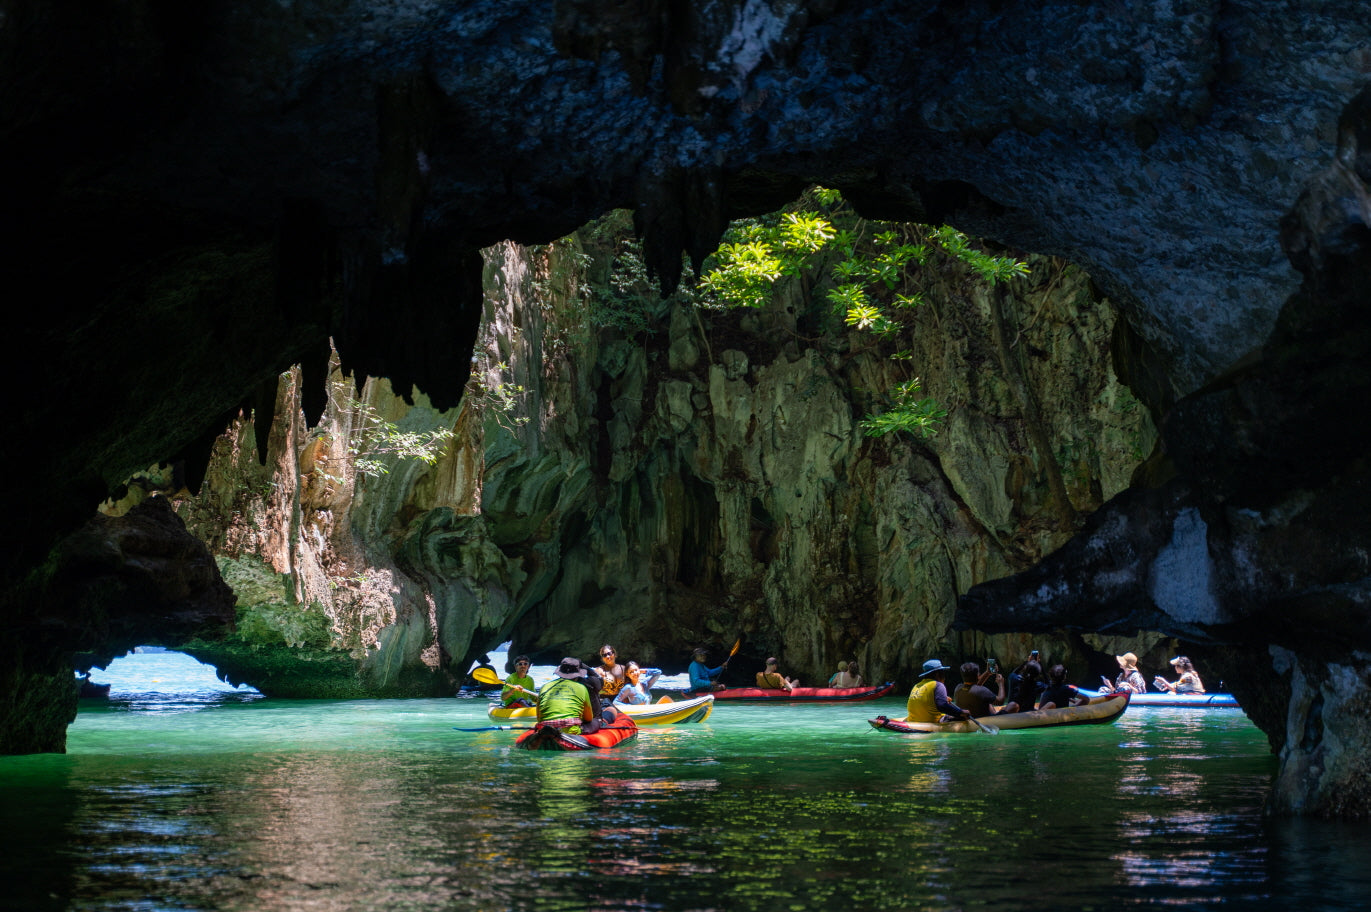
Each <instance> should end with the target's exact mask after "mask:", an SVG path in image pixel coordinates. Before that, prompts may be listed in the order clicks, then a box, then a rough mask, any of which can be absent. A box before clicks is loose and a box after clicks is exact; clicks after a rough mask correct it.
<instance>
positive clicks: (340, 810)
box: [0, 700, 1371, 912]
mask: <svg viewBox="0 0 1371 912" xmlns="http://www.w3.org/2000/svg"><path fill="white" fill-rule="evenodd" d="M893 708H894V705H893V704H892V709H893ZM725 709H727V710H730V711H729V712H725V711H724V710H719V711H716V713H715V717H713V718H711V720H710V721H709V722H708V723H705V724H702V725H688V726H677V727H675V728H674V729H663V730H661V731H659V732H649V731H645V732H644V733H643V734H642V735H640V737H639V740H638V742H637V743H635V744H634V745H633V746H632V747H631V748H627V749H623V750H619V751H613V752H607V753H598V754H586V755H575V754H534V753H528V752H524V751H518V750H515V749H513V747H512V741H513V738H514V734H515V733H513V732H484V733H458V732H454V731H452V728H453V727H454V726H474V725H476V724H479V723H480V722H482V721H484V711H485V707H484V705H483V704H474V703H472V701H460V700H450V701H441V700H432V701H395V702H385V701H353V702H336V703H335V702H327V701H318V702H306V701H299V702H295V701H279V700H268V701H265V702H263V703H260V704H257V705H225V706H217V707H211V708H208V709H206V710H204V711H201V712H197V713H190V714H159V713H149V714H134V713H110V712H101V713H96V714H93V715H87V714H86V713H85V712H84V710H83V714H82V718H81V719H80V720H78V724H77V725H76V726H73V733H72V751H73V753H72V755H71V756H68V757H47V758H3V759H0V809H5V808H8V809H9V810H8V812H6V811H3V810H0V813H3V814H5V816H4V817H2V818H0V865H3V866H4V871H3V876H4V877H5V878H6V883H7V884H8V885H9V888H10V889H9V895H8V896H7V897H6V899H4V900H0V906H3V905H4V904H5V903H6V902H8V903H10V904H11V906H13V907H15V908H24V909H44V910H47V909H52V910H57V909H80V910H83V912H85V910H97V909H98V910H104V909H109V910H114V909H120V910H125V909H178V910H186V909H203V910H235V912H236V910H253V912H277V910H291V912H294V910H302V912H303V910H311V912H314V910H317V912H335V910H355V909H412V910H435V912H437V910H442V912H448V910H465V909H521V910H522V909H529V910H535V909H536V910H539V912H543V910H549V909H553V910H557V909H568V910H569V909H578V910H579V909H597V908H598V909H640V908H653V909H728V910H730V912H732V910H759V912H761V910H764V912H810V910H820V909H822V910H824V912H830V910H832V909H834V908H839V907H841V908H862V909H866V908H872V909H876V908H900V909H915V910H917V909H948V908H968V907H999V908H1004V909H1015V910H1022V909H1029V910H1037V909H1058V908H1085V907H1094V908H1107V907H1109V906H1113V905H1120V904H1132V905H1138V904H1159V905H1178V906H1181V907H1185V908H1206V907H1210V906H1220V905H1226V906H1229V907H1240V908H1250V907H1260V906H1263V905H1276V904H1281V905H1297V906H1305V907H1307V908H1310V909H1318V910H1320V912H1323V910H1324V909H1336V908H1340V907H1346V908H1359V906H1354V905H1350V904H1348V905H1346V906H1343V905H1342V904H1343V903H1350V902H1351V901H1352V899H1353V897H1354V896H1355V897H1358V898H1359V896H1360V893H1359V892H1358V891H1357V889H1356V888H1365V887H1366V886H1368V884H1367V883H1366V880H1365V878H1366V876H1367V875H1366V874H1365V873H1363V872H1362V865H1361V864H1360V862H1359V861H1358V859H1359V858H1361V857H1365V853H1366V852H1368V851H1371V839H1369V838H1368V835H1367V834H1366V833H1365V832H1364V831H1362V830H1357V829H1334V828H1330V827H1328V826H1326V825H1321V824H1319V823H1317V822H1309V823H1308V826H1307V827H1304V826H1298V825H1291V824H1290V823H1288V822H1279V821H1267V820H1265V819H1264V818H1263V817H1262V816H1261V801H1262V797H1263V795H1264V790H1265V788H1266V784H1267V782H1268V781H1269V777H1270V775H1271V771H1272V769H1273V765H1274V764H1273V761H1272V759H1271V757H1270V756H1269V754H1268V753H1267V752H1266V747H1265V738H1264V737H1263V736H1262V735H1261V734H1260V733H1259V732H1256V731H1255V730H1254V729H1251V727H1250V726H1246V724H1245V723H1244V721H1243V719H1242V717H1241V716H1240V715H1236V716H1231V717H1224V716H1211V717H1208V721H1207V722H1205V723H1204V724H1196V723H1195V721H1194V720H1193V719H1192V718H1186V717H1178V718H1174V717H1171V716H1168V715H1166V714H1164V713H1162V714H1153V715H1145V714H1140V716H1139V717H1138V718H1129V717H1125V719H1124V720H1121V722H1120V723H1119V724H1116V725H1113V726H1107V727H1091V728H1088V729H1080V730H1061V731H1057V732H1055V733H1054V732H1052V731H1039V732H1020V733H1004V734H1002V735H1000V736H999V737H993V738H992V737H986V736H965V737H960V738H952V737H949V738H933V739H901V738H899V737H895V736H888V737H887V736H882V734H881V733H870V734H868V732H870V729H869V728H868V727H866V726H865V725H864V718H865V717H866V716H867V715H869V714H867V713H861V714H857V713H853V712H852V710H851V709H849V708H844V707H804V708H798V709H797V710H796V711H795V712H777V711H776V710H775V709H766V710H764V711H759V712H753V711H749V710H748V709H746V708H742V709H739V711H736V712H734V711H732V710H734V709H735V708H734V707H726V708H725ZM870 715H874V713H870ZM854 717H855V718H854ZM21 808H22V809H23V811H22V813H21V812H19V811H17V810H15V809H21ZM1358 853H1361V854H1358ZM1329 865H1339V866H1340V867H1337V868H1331V870H1336V871H1337V872H1338V875H1337V876H1338V878H1340V879H1344V880H1345V881H1346V882H1347V883H1348V886H1347V887H1346V888H1344V887H1343V886H1342V885H1341V883H1340V881H1339V880H1333V879H1331V878H1328V877H1322V878H1321V877H1316V876H1313V875H1312V874H1311V872H1313V871H1327V870H1330V868H1329V867H1328V866H1329ZM1349 867H1351V868H1352V870H1351V871H1348V870H1347V869H1348V868H1349ZM16 903H17V904H16Z"/></svg>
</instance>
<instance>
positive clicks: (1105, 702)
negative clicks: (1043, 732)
mask: <svg viewBox="0 0 1371 912" xmlns="http://www.w3.org/2000/svg"><path fill="white" fill-rule="evenodd" d="M1129 696H1130V695H1129V694H1126V693H1116V694H1108V695H1105V696H1097V697H1095V698H1094V699H1093V700H1091V702H1089V703H1085V704H1082V705H1080V706H1064V707H1062V708H1060V709H1034V710H1030V711H1028V712H1017V713H1000V714H999V715H995V716H977V717H976V718H978V719H979V720H980V721H981V723H982V724H984V725H993V726H995V727H996V728H998V729H1000V730H1002V731H1003V730H1005V729H1016V728H1050V727H1053V726H1057V725H1108V724H1109V723H1110V722H1113V721H1114V720H1115V719H1117V718H1119V716H1122V715H1123V711H1124V710H1125V709H1127V708H1128V703H1129V699H1128V698H1129ZM868 721H869V722H870V724H871V727H872V728H874V729H876V730H877V731H890V732H899V733H901V734H906V735H930V734H934V733H937V732H951V733H954V734H961V733H967V732H976V731H980V729H978V728H976V726H975V725H973V724H972V723H970V722H905V721H903V720H900V719H888V718H886V717H885V716H877V717H876V718H874V719H870V720H868Z"/></svg>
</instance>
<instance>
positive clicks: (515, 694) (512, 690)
mask: <svg viewBox="0 0 1371 912" xmlns="http://www.w3.org/2000/svg"><path fill="white" fill-rule="evenodd" d="M531 664H532V663H531V662H530V661H529V658H528V656H526V655H521V656H516V657H515V659H514V671H513V672H511V673H510V676H509V677H508V678H506V679H505V686H504V687H503V688H501V690H500V705H501V706H533V705H534V702H533V701H534V700H536V699H538V685H536V684H534V683H533V678H531V677H529V674H528V669H529V667H530V665H531Z"/></svg>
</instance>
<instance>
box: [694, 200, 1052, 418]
mask: <svg viewBox="0 0 1371 912" xmlns="http://www.w3.org/2000/svg"><path fill="white" fill-rule="evenodd" d="M797 207H798V208H797V209H795V210H793V211H787V212H781V213H773V214H772V215H770V216H763V217H761V218H755V219H745V220H740V221H738V222H734V223H733V225H732V226H731V227H730V228H729V230H728V232H727V233H726V234H725V235H724V239H723V241H722V243H721V244H720V245H719V249H718V250H717V251H716V252H715V253H714V255H713V256H712V258H711V260H710V268H708V269H707V271H706V272H705V274H704V276H703V277H702V278H701V281H700V286H701V289H702V291H703V292H704V294H705V295H707V296H709V297H712V298H713V299H714V300H715V301H716V302H717V303H716V304H715V306H723V307H761V306H764V305H765V304H767V303H768V302H769V301H770V300H771V295H772V293H773V291H774V288H775V285H776V283H777V282H778V281H780V280H781V279H782V278H784V277H787V276H799V275H807V276H808V277H809V278H810V280H811V284H813V283H814V282H817V281H818V280H826V281H827V282H828V284H829V286H830V287H829V288H828V290H827V291H826V293H825V296H824V297H825V300H827V301H828V303H829V304H830V305H831V306H832V308H833V312H834V314H835V315H836V316H839V317H841V318H842V321H843V323H844V324H845V325H847V326H849V327H851V328H852V329H854V330H859V331H862V332H870V333H873V334H875V335H876V336H877V337H878V338H881V339H887V338H894V337H896V336H898V335H899V334H900V333H901V332H903V331H905V329H906V327H905V325H904V323H903V321H902V320H901V313H902V312H906V311H910V310H912V309H914V308H916V307H919V306H921V305H922V304H923V302H924V297H923V293H922V292H918V291H915V292H913V293H909V292H907V291H905V290H904V289H906V288H907V287H908V286H909V285H910V284H911V283H913V282H914V281H916V280H917V273H915V272H914V270H915V269H916V268H917V267H923V266H925V265H926V264H928V263H929V261H930V258H931V257H932V254H933V252H934V250H935V249H936V250H941V251H943V252H945V253H946V254H947V255H949V256H950V257H951V258H952V259H953V260H955V261H958V262H960V263H962V264H964V265H965V266H966V267H967V268H969V269H970V270H971V271H972V272H973V273H975V274H976V275H977V276H978V277H980V278H981V279H982V280H984V281H986V282H989V283H991V284H992V285H993V284H996V283H998V282H1003V281H1007V280H1009V279H1012V278H1014V277H1016V276H1022V275H1027V274H1028V266H1027V264H1025V263H1023V262H1021V261H1019V260H1016V259H1014V258H1012V257H997V256H994V255H992V254H989V253H986V252H985V251H983V250H981V249H979V248H978V247H977V246H976V245H975V244H973V242H972V241H971V240H970V239H969V238H967V236H966V235H964V234H962V233H961V232H960V231H957V230H956V229H955V228H951V227H948V226H946V225H943V226H941V227H932V226H928V225H900V224H894V225H892V224H887V223H871V222H867V221H866V220H865V219H862V218H860V217H859V216H857V214H856V213H855V212H854V211H853V210H852V209H851V208H850V207H849V206H847V205H846V203H845V202H844V201H843V199H842V195H841V194H840V193H839V192H838V191H837V190H832V189H828V188H822V187H820V188H815V189H813V190H811V191H810V192H809V193H807V194H805V195H804V196H803V197H801V199H800V201H799V202H798V203H797ZM811 207H812V208H811ZM868 236H869V237H868ZM835 253H836V254H837V260H836V262H833V259H834V257H833V254H835ZM830 262H832V265H829V266H827V268H826V269H825V266H826V264H828V263H830ZM891 357H892V358H893V359H895V360H907V359H908V358H909V357H910V354H909V352H908V351H901V352H897V353H896V354H894V355H892V356H891ZM921 390H922V384H921V383H920V381H919V380H918V379H917V378H915V379H913V380H909V381H906V382H904V383H901V384H899V385H898V386H897V387H896V388H895V390H893V391H892V392H891V394H890V399H891V405H890V407H889V408H888V409H886V410H885V411H884V412H882V413H880V414H877V415H869V416H867V417H866V418H865V419H863V420H862V422H861V427H862V429H863V431H864V432H865V433H866V434H867V435H869V436H882V435H884V434H889V433H894V432H896V431H907V432H909V433H911V434H914V435H915V436H918V437H931V436H933V434H935V433H936V432H937V426H938V424H939V423H940V422H941V421H942V420H943V419H944V418H945V417H946V415H947V412H946V410H945V409H942V408H940V407H938V405H937V403H936V401H935V400H933V399H932V398H930V397H927V396H920V395H918V394H919V392H920V391H921Z"/></svg>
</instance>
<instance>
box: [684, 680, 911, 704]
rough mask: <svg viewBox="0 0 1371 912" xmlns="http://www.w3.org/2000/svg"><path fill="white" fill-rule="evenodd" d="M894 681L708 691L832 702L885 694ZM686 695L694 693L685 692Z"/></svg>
mask: <svg viewBox="0 0 1371 912" xmlns="http://www.w3.org/2000/svg"><path fill="white" fill-rule="evenodd" d="M894 689H895V682H893V681H886V682H885V683H884V684H873V685H871V686H869V687H796V688H795V689H793V690H772V689H770V688H766V687H730V688H728V689H727V690H715V691H711V694H712V696H713V697H714V699H715V700H740V701H744V702H751V703H801V702H803V703H834V702H842V701H848V700H875V699H876V698H878V697H888V696H890V692H891V691H892V690H894ZM686 696H687V697H690V696H695V694H694V693H692V692H691V691H686Z"/></svg>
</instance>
